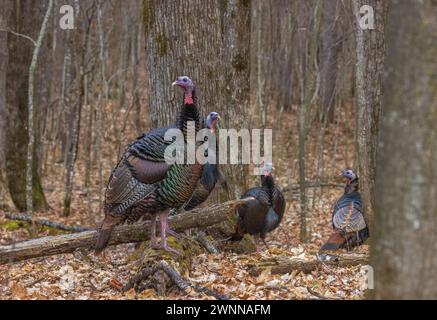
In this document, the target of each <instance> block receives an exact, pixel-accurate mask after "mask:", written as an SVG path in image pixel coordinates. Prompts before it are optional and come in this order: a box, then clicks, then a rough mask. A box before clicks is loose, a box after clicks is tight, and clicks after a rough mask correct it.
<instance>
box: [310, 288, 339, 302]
mask: <svg viewBox="0 0 437 320" xmlns="http://www.w3.org/2000/svg"><path fill="white" fill-rule="evenodd" d="M307 290H308V292H309V293H310V294H312V295H313V296H315V297H317V298H319V299H321V300H341V299H339V298H334V297H325V296H324V295H322V294H320V293H318V292H316V291H314V290H313V289H311V288H310V287H307Z"/></svg>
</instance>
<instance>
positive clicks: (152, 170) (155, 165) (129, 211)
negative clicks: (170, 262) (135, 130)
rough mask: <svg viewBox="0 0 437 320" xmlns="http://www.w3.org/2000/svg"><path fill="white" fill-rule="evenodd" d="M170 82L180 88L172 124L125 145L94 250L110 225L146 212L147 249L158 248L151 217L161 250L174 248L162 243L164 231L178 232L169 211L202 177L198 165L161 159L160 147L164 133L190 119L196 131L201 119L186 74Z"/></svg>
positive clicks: (106, 236)
mask: <svg viewBox="0 0 437 320" xmlns="http://www.w3.org/2000/svg"><path fill="white" fill-rule="evenodd" d="M173 85H176V86H179V87H180V88H182V90H183V91H184V98H183V104H182V106H181V109H180V111H179V113H178V115H177V120H176V125H175V126H169V127H165V128H159V129H154V130H151V131H149V132H147V133H144V134H143V135H142V136H140V137H139V138H137V139H136V140H135V141H134V142H133V143H131V144H130V145H129V146H128V148H127V150H126V152H125V153H124V155H123V156H122V158H121V159H120V161H119V162H118V164H117V166H116V167H115V169H114V170H113V172H112V174H111V176H110V178H109V182H108V186H107V189H106V194H105V204H104V212H105V219H104V221H103V224H102V226H101V228H100V231H99V236H98V239H97V243H96V247H95V252H96V254H98V253H100V252H101V251H102V250H103V249H104V248H105V247H106V246H107V244H108V241H109V238H110V235H111V232H112V230H113V228H114V226H115V225H117V224H119V223H121V222H123V221H125V220H126V219H128V220H129V221H130V222H131V221H135V220H138V219H139V218H140V217H141V216H143V215H145V214H151V215H152V221H151V237H150V238H151V239H150V240H151V245H152V247H153V248H158V247H159V246H158V244H157V239H156V219H157V215H159V216H160V222H161V230H160V231H161V248H163V249H164V250H167V251H172V252H176V250H174V249H172V248H170V247H168V245H167V238H166V236H167V233H169V234H172V235H175V236H177V234H176V233H175V232H174V231H172V230H171V229H170V228H169V226H168V211H169V209H170V208H174V207H180V206H182V205H183V204H184V203H186V202H187V201H188V199H189V198H190V197H191V195H192V193H193V190H194V188H195V187H196V185H197V182H198V180H199V178H200V177H201V175H202V165H201V164H198V163H195V164H168V163H166V162H165V158H164V154H165V149H166V148H167V147H168V146H169V145H170V144H171V143H172V141H166V140H165V139H164V134H165V132H166V131H167V129H170V128H178V129H180V130H181V131H182V132H183V134H184V136H186V134H187V122H188V121H193V122H194V123H195V130H196V133H197V132H198V130H199V129H200V126H201V124H202V122H201V120H200V115H199V111H198V109H197V105H196V101H197V99H196V94H195V87H194V84H193V82H192V80H191V79H190V78H188V77H186V76H182V77H178V78H177V80H176V81H175V82H174V83H173Z"/></svg>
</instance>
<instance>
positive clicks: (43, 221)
mask: <svg viewBox="0 0 437 320" xmlns="http://www.w3.org/2000/svg"><path fill="white" fill-rule="evenodd" d="M5 218H6V219H10V220H17V221H24V222H28V223H34V224H37V225H40V226H46V227H49V228H54V229H59V230H64V231H71V232H82V231H89V230H93V229H94V228H89V227H80V226H69V225H65V224H62V223H57V222H54V221H50V220H46V219H33V218H32V216H30V215H28V214H24V213H9V212H7V213H5Z"/></svg>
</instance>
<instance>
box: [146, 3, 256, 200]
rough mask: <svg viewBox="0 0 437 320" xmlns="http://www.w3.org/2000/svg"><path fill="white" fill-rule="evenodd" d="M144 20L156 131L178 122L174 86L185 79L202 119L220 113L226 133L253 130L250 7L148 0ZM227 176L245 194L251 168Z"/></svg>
mask: <svg viewBox="0 0 437 320" xmlns="http://www.w3.org/2000/svg"><path fill="white" fill-rule="evenodd" d="M143 18H144V27H145V36H146V52H147V71H148V75H149V87H150V91H149V92H150V94H149V111H150V118H151V120H152V126H153V127H156V126H159V127H161V126H165V125H168V124H171V123H174V122H175V115H176V112H177V110H178V108H179V105H180V103H181V98H180V92H179V91H178V90H175V89H174V88H172V86H171V83H172V82H173V81H174V80H175V79H176V77H177V76H180V75H187V76H190V77H191V78H192V79H193V81H194V82H195V84H196V87H197V90H196V93H197V95H198V98H199V101H198V105H199V108H200V110H201V112H202V114H204V115H206V114H207V113H209V112H211V111H217V112H219V113H220V114H221V115H222V122H221V125H222V127H225V128H235V129H237V130H239V129H240V128H249V125H250V116H249V115H248V104H249V72H250V63H249V61H250V57H249V49H250V1H236V0H231V1H213V0H206V1H203V0H202V1H201V0H187V1H169V0H166V1H157V0H144V13H143ZM242 114H244V115H245V117H244V118H242V117H241V115H242ZM242 119H244V120H242ZM228 171H229V172H228V174H229V176H231V177H232V179H233V181H232V182H233V183H230V185H233V186H235V188H236V190H235V193H236V194H237V195H239V194H241V192H242V190H244V189H245V187H246V185H245V178H246V175H247V168H246V167H245V166H240V165H239V166H233V167H232V168H229V170H228Z"/></svg>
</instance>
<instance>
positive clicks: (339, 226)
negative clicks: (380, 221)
mask: <svg viewBox="0 0 437 320" xmlns="http://www.w3.org/2000/svg"><path fill="white" fill-rule="evenodd" d="M342 176H343V177H345V178H346V179H347V182H346V186H345V188H344V194H343V196H341V198H340V199H338V200H337V201H336V202H335V204H334V208H333V211H332V226H333V228H334V233H333V234H332V235H331V237H330V238H329V239H328V241H327V242H326V243H325V244H324V245H323V246H322V247H321V249H320V251H322V252H323V251H333V250H338V249H341V248H346V249H347V250H350V249H352V248H353V247H355V246H358V245H361V244H362V243H363V242H364V241H366V239H367V238H368V237H369V229H368V227H367V224H366V221H365V219H364V216H363V209H362V206H361V195H360V193H359V192H358V176H357V175H356V174H355V173H354V172H353V171H352V170H345V171H343V172H342Z"/></svg>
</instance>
